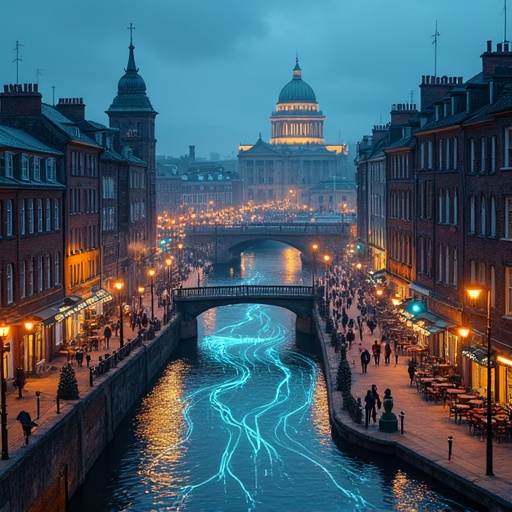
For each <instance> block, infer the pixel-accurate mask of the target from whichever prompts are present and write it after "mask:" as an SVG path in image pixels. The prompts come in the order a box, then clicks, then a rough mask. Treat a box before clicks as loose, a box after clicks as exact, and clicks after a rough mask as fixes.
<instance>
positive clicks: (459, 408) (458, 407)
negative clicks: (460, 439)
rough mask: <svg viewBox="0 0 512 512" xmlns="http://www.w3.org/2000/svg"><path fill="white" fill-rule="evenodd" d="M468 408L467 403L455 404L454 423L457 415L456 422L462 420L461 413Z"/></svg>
mask: <svg viewBox="0 0 512 512" xmlns="http://www.w3.org/2000/svg"><path fill="white" fill-rule="evenodd" d="M469 408H470V405H469V404H455V423H457V417H458V418H459V421H458V423H459V424H460V422H461V421H462V415H463V414H464V413H465V412H466V411H468V410H469Z"/></svg>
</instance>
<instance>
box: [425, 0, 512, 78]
mask: <svg viewBox="0 0 512 512" xmlns="http://www.w3.org/2000/svg"><path fill="white" fill-rule="evenodd" d="M505 1H506V0H505ZM440 35H441V34H440V33H439V32H438V31H437V20H436V31H435V33H434V35H433V36H431V37H432V38H433V39H434V40H433V41H432V44H433V45H434V76H437V38H438V37H439V36H440Z"/></svg>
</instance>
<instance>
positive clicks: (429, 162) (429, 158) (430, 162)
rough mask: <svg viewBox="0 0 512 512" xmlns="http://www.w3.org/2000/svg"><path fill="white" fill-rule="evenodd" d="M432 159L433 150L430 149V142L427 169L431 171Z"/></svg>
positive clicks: (429, 143) (430, 144)
mask: <svg viewBox="0 0 512 512" xmlns="http://www.w3.org/2000/svg"><path fill="white" fill-rule="evenodd" d="M433 158H434V155H433V149H432V141H431V140H429V141H428V169H432V160H433Z"/></svg>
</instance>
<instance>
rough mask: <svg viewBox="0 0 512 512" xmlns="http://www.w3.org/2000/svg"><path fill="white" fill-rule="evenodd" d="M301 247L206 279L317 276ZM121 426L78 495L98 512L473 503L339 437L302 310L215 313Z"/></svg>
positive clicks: (79, 508)
mask: <svg viewBox="0 0 512 512" xmlns="http://www.w3.org/2000/svg"><path fill="white" fill-rule="evenodd" d="M310 280H311V277H310V276H308V275H307V274H306V273H303V270H302V264H301V260H300V256H299V253H298V252H297V251H295V250H293V249H291V248H290V247H287V246H284V245H281V244H277V243H270V242H267V243H264V244H261V245H258V246H256V247H254V248H252V249H251V250H248V251H246V252H245V253H244V254H243V255H242V259H241V262H240V264H239V265H237V266H235V267H229V266H219V267H215V268H214V269H213V270H212V272H211V273H209V274H208V275H206V276H204V283H205V284H206V285H220V284H228V283H229V284H238V283H251V284H281V283H282V284H299V283H303V282H305V283H309V282H310ZM199 330H200V333H199V336H198V340H197V343H196V342H185V343H182V344H181V345H180V347H179V350H178V352H177V353H176V354H175V356H174V358H173V359H172V360H171V361H170V362H169V364H168V366H167V367H166V369H165V370H164V372H163V373H162V375H161V376H160V378H159V379H158V380H157V381H156V382H155V383H154V384H153V385H152V386H151V389H149V390H148V392H147V394H146V395H145V396H144V398H143V399H142V400H141V402H140V403H139V404H138V405H137V407H136V408H134V410H133V414H132V415H130V417H129V418H127V420H126V421H125V422H124V423H123V425H122V426H121V428H120V429H119V430H118V431H117V432H116V436H115V440H114V441H113V442H112V444H111V445H110V446H109V447H108V449H107V450H105V452H104V454H103V455H102V457H101V458H100V459H99V460H98V462H97V463H96V465H95V466H94V468H93V469H92V471H91V473H90V474H89V475H88V477H87V481H86V483H85V484H84V486H83V487H82V488H81V489H80V491H79V492H78V493H77V495H76V496H75V497H74V499H73V501H72V503H71V506H70V510H71V511H72V512H90V511H98V512H99V511H121V510H126V511H134V512H135V511H141V512H142V511H173V510H176V511H178V510H179V511H193V512H195V511H212V512H213V511H215V512H217V511H233V512H239V511H252V510H254V511H262V512H263V511H294V512H301V511H308V512H314V511H334V510H340V511H368V510H398V511H404V512H406V511H407V512H409V511H448V510H450V511H456V510H469V509H468V508H464V506H462V505H461V504H460V500H458V498H455V497H454V496H452V495H450V493H449V491H448V490H446V489H442V490H441V489H440V488H439V487H436V484H434V483H433V482H431V481H428V480H425V479H424V478H423V477H422V476H421V475H420V474H418V473H415V471H414V470H413V469H411V468H410V467H404V466H403V465H400V463H399V462H397V461H392V460H389V459H386V458H383V457H371V456H369V455H368V454H367V453H365V452H364V451H362V450H357V447H355V448H354V447H349V446H348V447H347V446H343V444H342V443H341V442H339V443H335V442H334V441H333V439H332V438H331V430H330V426H329V416H328V410H327V398H326V388H325V383H324V377H323V374H322V370H321V366H320V364H319V362H318V360H317V357H316V355H315V344H314V343H313V342H312V340H310V339H307V338H305V339H302V338H301V339H296V337H295V317H294V315H293V314H292V313H290V312H288V311H287V310H283V309H280V308H276V307H270V306H263V305H234V306H225V307H221V308H217V309H213V310H210V311H208V312H206V313H205V314H203V315H202V316H201V318H200V319H199Z"/></svg>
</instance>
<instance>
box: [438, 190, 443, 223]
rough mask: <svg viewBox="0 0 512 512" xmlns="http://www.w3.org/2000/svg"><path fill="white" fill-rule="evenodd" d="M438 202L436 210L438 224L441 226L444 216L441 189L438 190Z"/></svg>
mask: <svg viewBox="0 0 512 512" xmlns="http://www.w3.org/2000/svg"><path fill="white" fill-rule="evenodd" d="M438 201H439V208H438V211H439V214H438V215H439V219H438V223H439V224H442V223H443V216H444V191H443V189H442V188H440V189H439V196H438Z"/></svg>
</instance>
